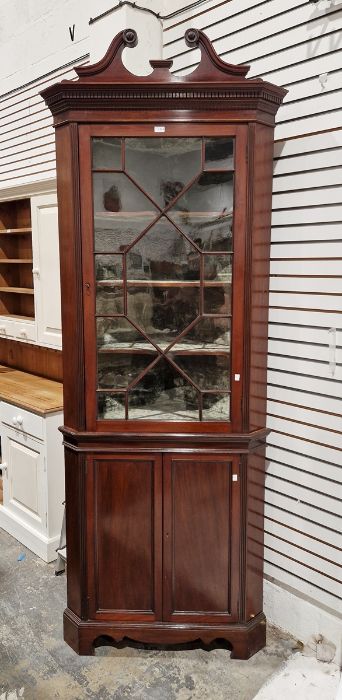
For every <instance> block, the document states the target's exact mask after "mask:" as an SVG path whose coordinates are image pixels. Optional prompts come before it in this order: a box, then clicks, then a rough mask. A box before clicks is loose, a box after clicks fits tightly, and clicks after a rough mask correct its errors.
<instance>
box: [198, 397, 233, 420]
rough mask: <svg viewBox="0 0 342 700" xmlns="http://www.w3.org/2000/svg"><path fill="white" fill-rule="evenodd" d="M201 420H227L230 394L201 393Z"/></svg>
mask: <svg viewBox="0 0 342 700" xmlns="http://www.w3.org/2000/svg"><path fill="white" fill-rule="evenodd" d="M202 419H203V420H229V419H230V394H203V412H202Z"/></svg>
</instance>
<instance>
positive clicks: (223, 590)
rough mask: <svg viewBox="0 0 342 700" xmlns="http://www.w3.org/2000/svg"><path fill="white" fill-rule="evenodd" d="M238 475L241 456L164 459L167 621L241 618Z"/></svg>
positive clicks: (229, 620)
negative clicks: (239, 616) (238, 611)
mask: <svg viewBox="0 0 342 700" xmlns="http://www.w3.org/2000/svg"><path fill="white" fill-rule="evenodd" d="M234 477H237V479H238V477H239V466H238V457H231V456H219V457H218V456H213V455H210V454H208V455H200V456H196V455H184V454H168V455H165V456H164V529H163V541H164V555H163V564H164V569H163V573H164V591H163V619H164V620H168V621H171V622H178V623H180V622H193V623H196V622H207V623H210V624H215V623H216V624H220V623H225V622H232V621H233V620H236V619H237V610H238V590H239V575H238V572H239V539H238V537H239V525H238V524H239V522H240V513H239V507H240V505H239V504H240V498H239V481H238V480H235V479H234ZM233 479H234V480H233Z"/></svg>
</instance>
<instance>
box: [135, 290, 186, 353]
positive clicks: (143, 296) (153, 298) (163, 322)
mask: <svg viewBox="0 0 342 700" xmlns="http://www.w3.org/2000/svg"><path fill="white" fill-rule="evenodd" d="M127 310H128V317H129V318H130V319H131V320H132V321H133V322H134V323H135V324H136V325H137V326H139V327H140V328H141V329H142V330H143V331H144V333H146V335H148V337H149V338H151V340H153V342H155V343H156V344H157V345H159V347H161V348H162V349H165V348H166V347H167V346H168V345H169V344H170V343H171V342H172V341H173V340H174V338H176V337H177V335H178V334H179V333H180V332H181V331H183V330H184V329H185V328H186V326H188V325H190V323H191V322H192V321H194V319H195V318H196V317H197V316H198V313H199V287H195V286H194V287H190V286H189V287H183V286H182V287H174V286H167V285H166V284H164V285H158V286H152V285H148V284H144V285H143V284H142V285H139V286H135V285H132V286H128V289H127Z"/></svg>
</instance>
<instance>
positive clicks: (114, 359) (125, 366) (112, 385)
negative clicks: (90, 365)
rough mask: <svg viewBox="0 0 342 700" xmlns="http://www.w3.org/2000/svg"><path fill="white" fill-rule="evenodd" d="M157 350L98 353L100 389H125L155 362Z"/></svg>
mask: <svg viewBox="0 0 342 700" xmlns="http://www.w3.org/2000/svg"><path fill="white" fill-rule="evenodd" d="M156 355H157V353H156V351H152V350H151V351H147V352H143V353H139V352H134V351H133V352H130V353H129V352H127V351H125V352H105V353H100V354H99V355H98V361H97V381H98V387H99V389H125V388H126V387H127V386H128V385H129V384H131V382H132V381H133V380H134V379H136V377H138V376H139V374H140V373H141V372H142V371H143V370H144V369H146V367H148V365H150V364H151V362H153V360H154V359H155V357H156Z"/></svg>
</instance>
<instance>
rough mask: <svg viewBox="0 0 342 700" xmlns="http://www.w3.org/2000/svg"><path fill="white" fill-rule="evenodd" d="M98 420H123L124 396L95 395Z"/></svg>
mask: <svg viewBox="0 0 342 700" xmlns="http://www.w3.org/2000/svg"><path fill="white" fill-rule="evenodd" d="M97 417H98V420H122V419H123V418H125V394H109V393H108V394H107V393H98V394H97Z"/></svg>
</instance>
